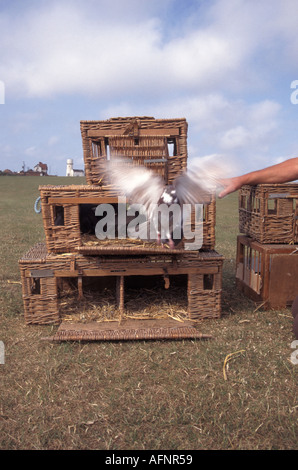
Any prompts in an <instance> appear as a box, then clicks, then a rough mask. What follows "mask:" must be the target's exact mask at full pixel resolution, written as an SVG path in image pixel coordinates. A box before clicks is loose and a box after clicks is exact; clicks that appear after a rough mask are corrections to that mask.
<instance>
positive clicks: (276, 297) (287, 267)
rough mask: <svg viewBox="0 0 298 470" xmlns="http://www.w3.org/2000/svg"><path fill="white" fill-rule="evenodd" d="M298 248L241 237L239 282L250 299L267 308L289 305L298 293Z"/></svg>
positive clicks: (238, 259)
mask: <svg viewBox="0 0 298 470" xmlns="http://www.w3.org/2000/svg"><path fill="white" fill-rule="evenodd" d="M297 253H298V247H297V246H295V245H286V244H282V245H277V244H262V243H259V242H257V241H255V240H253V239H252V238H250V237H247V236H244V235H239V236H238V237H237V258H236V265H237V268H236V283H237V287H238V288H239V289H240V290H241V291H242V292H244V294H245V295H247V296H248V297H249V298H251V299H252V300H254V301H256V302H261V303H264V308H285V307H289V306H291V305H292V303H293V300H294V299H295V297H296V295H298V282H297V279H298V258H297V256H298V255H297Z"/></svg>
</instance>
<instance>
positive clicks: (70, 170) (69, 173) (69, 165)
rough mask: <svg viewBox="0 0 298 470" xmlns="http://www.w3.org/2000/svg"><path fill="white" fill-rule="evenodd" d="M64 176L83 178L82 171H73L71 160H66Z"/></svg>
mask: <svg viewBox="0 0 298 470" xmlns="http://www.w3.org/2000/svg"><path fill="white" fill-rule="evenodd" d="M66 176H84V170H75V169H74V168H73V159H72V158H68V160H67V162H66Z"/></svg>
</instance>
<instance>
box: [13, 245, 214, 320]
mask: <svg viewBox="0 0 298 470" xmlns="http://www.w3.org/2000/svg"><path fill="white" fill-rule="evenodd" d="M222 265H223V257H222V256H221V255H219V254H218V253H217V252H215V251H208V252H197V253H187V254H176V255H169V254H163V255H160V254H158V255H139V256H137V257H135V256H133V257H130V256H123V255H119V256H115V255H106V256H84V255H82V254H74V253H68V254H66V253H64V254H54V253H52V254H49V253H48V252H47V249H46V246H45V244H42V243H40V244H38V245H36V246H34V247H32V248H31V250H29V252H28V253H26V254H25V255H24V256H23V257H22V259H20V260H19V266H20V271H21V279H22V286H23V300H24V316H25V322H26V323H27V324H33V323H35V324H50V323H55V324H58V323H60V322H61V317H60V314H59V289H60V285H61V281H62V280H63V279H73V280H76V282H77V295H78V298H79V299H80V298H82V297H83V296H84V292H83V287H82V286H83V283H82V280H83V278H90V277H104V278H110V279H111V277H114V278H116V280H117V282H116V284H115V285H116V293H115V305H116V308H117V309H118V311H119V312H120V314H121V313H122V312H123V311H124V308H125V304H124V301H125V298H124V297H125V279H126V278H127V276H137V277H139V276H160V277H161V279H163V281H162V282H164V283H165V287H166V288H167V287H169V286H168V285H167V283H168V278H169V276H177V275H187V277H188V283H187V284H188V285H187V298H188V315H187V318H188V319H189V320H190V319H191V320H196V319H205V318H219V317H220V315H221V291H222Z"/></svg>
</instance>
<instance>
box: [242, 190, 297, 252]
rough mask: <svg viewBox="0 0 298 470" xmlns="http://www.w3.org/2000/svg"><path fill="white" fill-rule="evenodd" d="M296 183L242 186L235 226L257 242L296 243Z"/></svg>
mask: <svg viewBox="0 0 298 470" xmlns="http://www.w3.org/2000/svg"><path fill="white" fill-rule="evenodd" d="M297 198H298V184H295V183H291V184H289V183H286V184H273V185H269V184H263V185H257V186H247V185H246V186H243V187H242V188H241V189H240V191H239V230H240V232H241V233H243V234H245V235H247V236H250V237H252V238H254V239H255V240H257V241H259V242H260V243H269V244H270V243H278V244H280V243H297V242H298V230H297V215H298V205H297V203H296V200H297Z"/></svg>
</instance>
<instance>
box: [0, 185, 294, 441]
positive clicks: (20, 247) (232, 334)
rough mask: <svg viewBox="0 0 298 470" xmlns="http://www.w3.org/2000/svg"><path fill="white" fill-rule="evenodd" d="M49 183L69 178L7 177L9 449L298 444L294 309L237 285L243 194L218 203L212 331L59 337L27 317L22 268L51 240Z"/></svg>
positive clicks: (0, 191) (3, 302)
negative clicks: (148, 338)
mask: <svg viewBox="0 0 298 470" xmlns="http://www.w3.org/2000/svg"><path fill="white" fill-rule="evenodd" d="M82 181H83V180H82V179H74V181H72V183H73V182H75V183H80V184H81V183H82ZM41 183H42V184H69V179H66V178H54V177H44V178H39V177H1V178H0V201H1V202H0V205H1V211H0V233H1V250H0V288H1V299H0V322H1V323H0V341H3V343H4V346H5V363H4V364H2V365H0V377H1V382H0V448H1V449H2V450H4V449H12V450H21V449H33V450H36V449H40V450H48V449H56V450H59V449H61V450H62V449H63V450H65V449H78V450H79V449H90V450H91V449H98V450H112V449H114V450H116V449H121V450H136V449H137V450H140V449H149V450H162V449H163V450H165V449H167V450H170V449H173V450H190V449H209V450H216V449H234V450H236V449H237V450H239V449H240V450H244V449H284V450H285V449H296V450H297V448H298V444H297V410H298V401H297V375H298V366H297V365H293V364H292V362H291V361H290V356H291V353H292V349H291V343H292V341H293V340H294V336H293V333H292V318H291V312H290V310H288V309H285V310H282V311H262V309H258V310H256V307H257V306H256V304H254V303H253V302H251V301H250V300H248V299H247V298H245V297H244V296H242V295H241V294H240V293H239V292H237V290H236V288H235V256H236V236H237V233H238V206H237V195H235V194H234V195H231V196H229V197H227V198H226V199H224V200H219V201H218V202H217V235H216V240H217V246H216V248H217V251H218V252H219V253H221V254H223V255H224V256H225V258H226V260H225V263H224V274H223V316H222V318H221V319H219V320H206V321H204V322H203V323H202V325H201V330H202V333H207V334H211V335H212V336H213V339H212V340H208V341H202V340H183V341H154V342H145V341H140V342H120V343H117V342H115V343H112V342H103V343H100V342H95V343H80V342H66V343H51V342H48V341H43V340H42V338H43V337H45V336H50V335H51V334H53V332H54V331H55V330H56V328H57V327H52V326H26V325H25V323H24V318H23V305H22V297H21V285H20V274H19V267H18V259H19V258H20V257H21V256H22V255H23V254H24V253H25V252H26V251H27V250H28V249H29V248H30V247H31V246H32V245H33V244H34V243H36V242H39V241H42V240H44V238H45V237H44V232H43V226H42V216H41V214H36V213H35V212H34V209H33V206H34V202H35V200H36V198H37V197H38V196H39V192H38V185H39V184H41ZM239 351H240V352H239ZM232 353H236V354H233V355H232V356H230V361H229V362H228V366H229V367H227V368H226V369H225V370H226V373H227V376H226V379H225V377H224V374H223V365H224V361H225V359H226V357H227V355H228V354H232Z"/></svg>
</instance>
